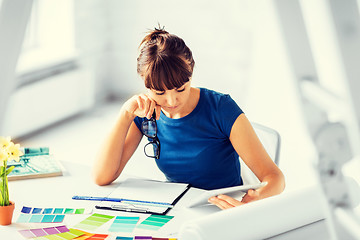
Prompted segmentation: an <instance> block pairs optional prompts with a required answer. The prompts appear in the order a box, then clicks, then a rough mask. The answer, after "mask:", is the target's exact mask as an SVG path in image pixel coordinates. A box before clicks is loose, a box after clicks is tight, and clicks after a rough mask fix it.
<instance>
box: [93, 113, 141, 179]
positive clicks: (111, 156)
mask: <svg viewBox="0 0 360 240" xmlns="http://www.w3.org/2000/svg"><path fill="white" fill-rule="evenodd" d="M133 119H134V118H133V117H131V116H128V114H127V112H126V111H120V114H119V116H118V118H117V121H116V123H115V126H114V127H113V129H112V130H111V132H110V134H109V136H108V137H107V138H106V139H105V141H104V143H103V144H102V146H101V148H100V151H99V152H98V156H97V159H96V162H95V165H94V168H93V176H94V180H95V183H96V184H98V185H107V184H110V183H112V182H113V181H114V180H115V179H116V178H117V177H118V176H119V175H120V173H121V172H122V170H123V169H124V167H125V165H126V163H127V162H128V161H129V159H130V157H131V156H132V154H133V153H134V152H135V150H136V148H137V146H138V145H139V143H140V141H141V138H142V134H141V132H140V131H139V129H138V128H137V126H136V125H135V123H134V122H133Z"/></svg>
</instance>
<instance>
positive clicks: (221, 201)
mask: <svg viewBox="0 0 360 240" xmlns="http://www.w3.org/2000/svg"><path fill="white" fill-rule="evenodd" d="M259 199H260V194H259V191H257V190H254V189H250V190H248V192H247V193H246V194H245V195H244V197H243V198H242V200H241V201H239V200H236V199H235V198H232V197H229V196H227V195H224V194H220V195H218V196H216V197H211V198H209V202H210V203H212V204H214V205H216V206H218V207H219V208H221V209H228V208H232V207H236V206H240V205H243V204H245V203H248V202H252V201H256V200H259Z"/></svg>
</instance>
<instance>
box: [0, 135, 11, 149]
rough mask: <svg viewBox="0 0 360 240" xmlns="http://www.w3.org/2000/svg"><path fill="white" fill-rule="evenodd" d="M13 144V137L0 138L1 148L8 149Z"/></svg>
mask: <svg viewBox="0 0 360 240" xmlns="http://www.w3.org/2000/svg"><path fill="white" fill-rule="evenodd" d="M10 143H11V137H0V148H1V149H6V148H8V147H9V145H10Z"/></svg>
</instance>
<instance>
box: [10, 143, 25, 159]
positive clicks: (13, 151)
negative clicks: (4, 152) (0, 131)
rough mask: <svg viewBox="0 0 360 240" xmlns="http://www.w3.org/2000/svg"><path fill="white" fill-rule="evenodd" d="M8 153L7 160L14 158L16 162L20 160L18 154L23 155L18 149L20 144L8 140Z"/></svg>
mask: <svg viewBox="0 0 360 240" xmlns="http://www.w3.org/2000/svg"><path fill="white" fill-rule="evenodd" d="M8 153H9V159H8V161H11V160H15V161H17V162H18V161H20V156H21V155H23V153H22V152H21V151H20V144H14V143H13V142H10V145H9V147H8Z"/></svg>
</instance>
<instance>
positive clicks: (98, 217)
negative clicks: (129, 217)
mask: <svg viewBox="0 0 360 240" xmlns="http://www.w3.org/2000/svg"><path fill="white" fill-rule="evenodd" d="M113 218H114V216H109V215H104V214H98V213H94V214H93V215H91V216H90V217H88V218H86V219H85V220H83V221H81V222H80V223H78V224H77V225H75V227H76V228H80V229H85V230H95V229H97V228H98V227H100V226H102V225H103V224H105V223H106V222H108V221H110V220H111V219H113Z"/></svg>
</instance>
